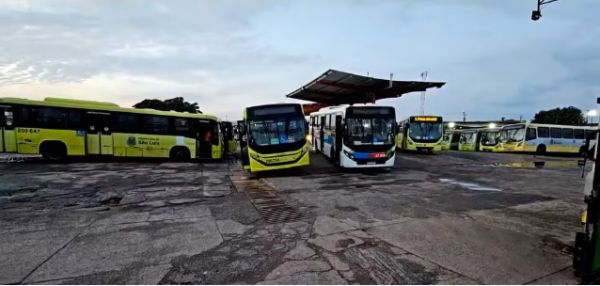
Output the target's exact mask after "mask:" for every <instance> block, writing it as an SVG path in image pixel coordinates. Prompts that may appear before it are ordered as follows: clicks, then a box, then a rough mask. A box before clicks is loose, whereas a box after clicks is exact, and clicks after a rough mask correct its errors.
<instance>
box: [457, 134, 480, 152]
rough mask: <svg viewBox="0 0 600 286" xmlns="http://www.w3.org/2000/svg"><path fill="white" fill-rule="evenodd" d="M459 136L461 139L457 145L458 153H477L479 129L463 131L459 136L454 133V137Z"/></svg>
mask: <svg viewBox="0 0 600 286" xmlns="http://www.w3.org/2000/svg"><path fill="white" fill-rule="evenodd" d="M457 135H458V138H459V139H458V144H457V145H456V146H457V147H456V148H457V150H458V151H477V144H478V143H477V142H478V137H479V133H478V130H477V129H462V130H460V132H459V133H458V134H457V133H454V136H457ZM454 138H456V137H454Z"/></svg>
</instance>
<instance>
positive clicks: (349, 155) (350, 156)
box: [344, 150, 354, 159]
mask: <svg viewBox="0 0 600 286" xmlns="http://www.w3.org/2000/svg"><path fill="white" fill-rule="evenodd" d="M344 155H346V156H348V158H350V159H354V155H352V153H350V152H348V151H346V150H344Z"/></svg>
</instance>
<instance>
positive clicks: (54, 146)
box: [40, 141, 67, 162]
mask: <svg viewBox="0 0 600 286" xmlns="http://www.w3.org/2000/svg"><path fill="white" fill-rule="evenodd" d="M40 153H41V154H42V157H44V159H45V160H48V161H53V162H60V161H63V160H64V159H66V158H67V146H65V144H64V143H62V142H58V141H49V142H44V143H42V146H40Z"/></svg>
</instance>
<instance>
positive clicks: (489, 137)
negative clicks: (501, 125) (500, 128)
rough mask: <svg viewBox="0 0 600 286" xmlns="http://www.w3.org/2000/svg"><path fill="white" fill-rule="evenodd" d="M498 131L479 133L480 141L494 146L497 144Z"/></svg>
mask: <svg viewBox="0 0 600 286" xmlns="http://www.w3.org/2000/svg"><path fill="white" fill-rule="evenodd" d="M497 139H498V132H485V133H482V134H481V142H482V144H483V145H486V146H495V145H496V144H498V142H497Z"/></svg>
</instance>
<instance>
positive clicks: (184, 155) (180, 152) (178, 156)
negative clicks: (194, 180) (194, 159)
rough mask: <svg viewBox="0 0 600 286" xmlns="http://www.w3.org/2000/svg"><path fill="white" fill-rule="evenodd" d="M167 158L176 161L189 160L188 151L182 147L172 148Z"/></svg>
mask: <svg viewBox="0 0 600 286" xmlns="http://www.w3.org/2000/svg"><path fill="white" fill-rule="evenodd" d="M169 157H170V158H171V159H173V160H176V161H185V160H189V159H190V151H189V150H188V149H187V148H184V147H174V148H173V149H172V150H171V154H170V155H169Z"/></svg>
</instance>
